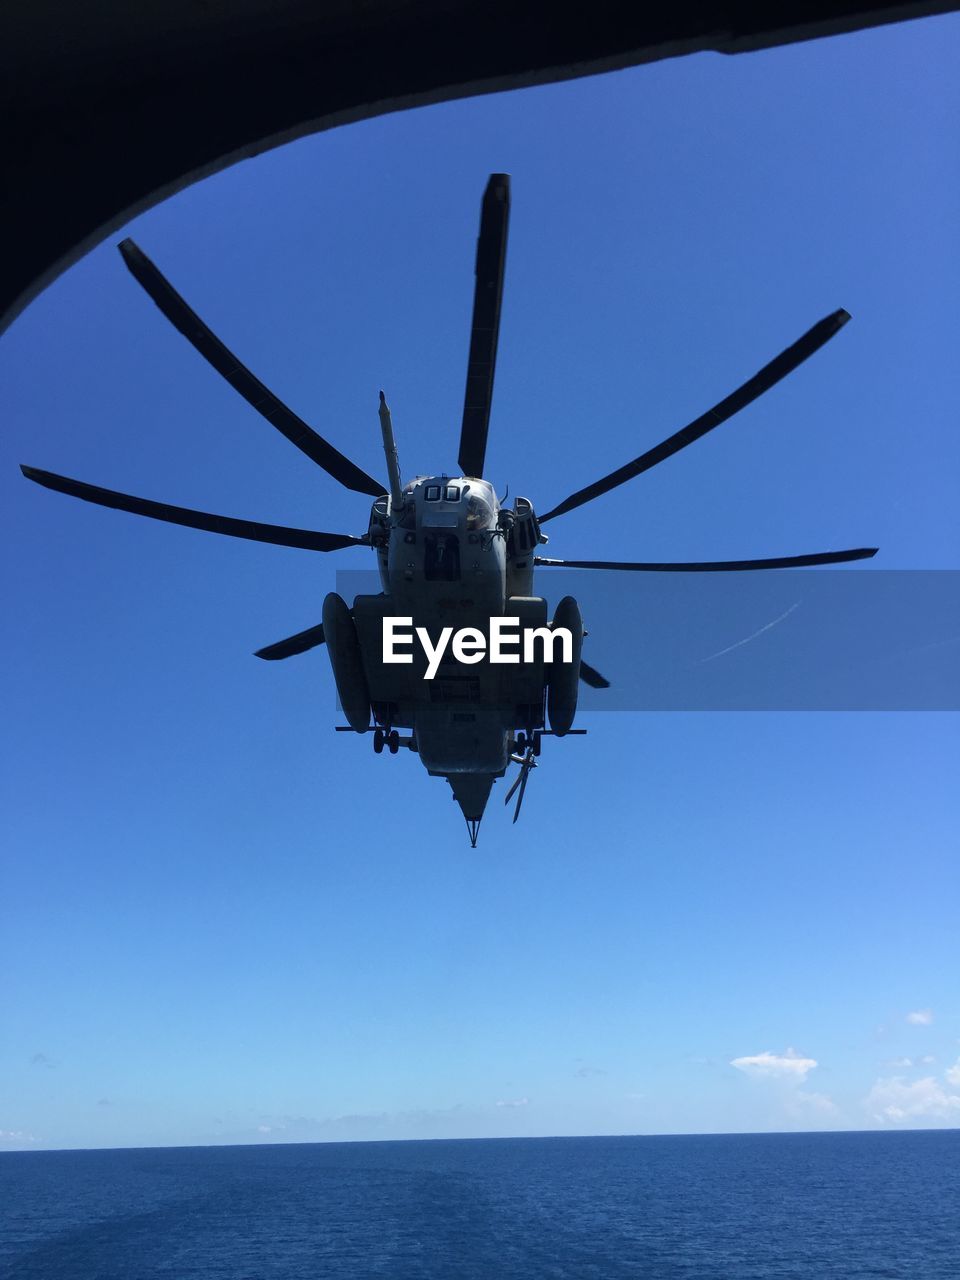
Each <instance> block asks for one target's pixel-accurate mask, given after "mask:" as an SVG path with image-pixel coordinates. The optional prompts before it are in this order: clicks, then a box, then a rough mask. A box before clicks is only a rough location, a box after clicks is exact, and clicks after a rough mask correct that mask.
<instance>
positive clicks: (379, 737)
mask: <svg viewBox="0 0 960 1280" xmlns="http://www.w3.org/2000/svg"><path fill="white" fill-rule="evenodd" d="M373 749H374V751H375V752H376V753H377V755H380V754H381V753H382V752H383V730H382V729H376V730H375V731H374V734H373Z"/></svg>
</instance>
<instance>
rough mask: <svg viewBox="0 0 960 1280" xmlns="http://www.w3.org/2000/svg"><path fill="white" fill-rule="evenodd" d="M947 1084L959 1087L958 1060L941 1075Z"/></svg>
mask: <svg viewBox="0 0 960 1280" xmlns="http://www.w3.org/2000/svg"><path fill="white" fill-rule="evenodd" d="M943 1074H944V1076H945V1077H946V1080H947V1083H948V1084H955V1085H960V1058H958V1059H957V1060H956V1062H955V1063H954V1064H953V1066H952V1067H947V1069H946V1071H945V1072H944V1073H943Z"/></svg>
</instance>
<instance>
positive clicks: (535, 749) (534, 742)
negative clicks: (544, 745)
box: [530, 730, 540, 756]
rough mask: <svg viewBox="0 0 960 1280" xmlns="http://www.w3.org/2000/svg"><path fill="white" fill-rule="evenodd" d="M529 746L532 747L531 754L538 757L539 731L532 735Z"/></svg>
mask: <svg viewBox="0 0 960 1280" xmlns="http://www.w3.org/2000/svg"><path fill="white" fill-rule="evenodd" d="M530 745H531V746H532V747H533V754H534V755H535V756H538V755H539V754H540V731H539V730H537V731H536V732H535V733H534V734H533V740H532V742H531V744H530Z"/></svg>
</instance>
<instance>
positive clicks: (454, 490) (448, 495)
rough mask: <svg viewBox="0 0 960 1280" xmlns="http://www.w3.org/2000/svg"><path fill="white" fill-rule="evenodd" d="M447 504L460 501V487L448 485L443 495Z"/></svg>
mask: <svg viewBox="0 0 960 1280" xmlns="http://www.w3.org/2000/svg"><path fill="white" fill-rule="evenodd" d="M443 496H444V498H445V499H446V501H447V502H459V501H460V486H459V485H458V484H448V485H447V487H446V489H445V490H444V494H443Z"/></svg>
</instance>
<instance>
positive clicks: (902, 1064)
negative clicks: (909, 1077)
mask: <svg viewBox="0 0 960 1280" xmlns="http://www.w3.org/2000/svg"><path fill="white" fill-rule="evenodd" d="M883 1065H884V1066H885V1067H889V1068H890V1069H891V1071H906V1070H907V1068H908V1067H912V1066H913V1059H912V1058H891V1059H890V1061H889V1062H885V1063H884V1064H883Z"/></svg>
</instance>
